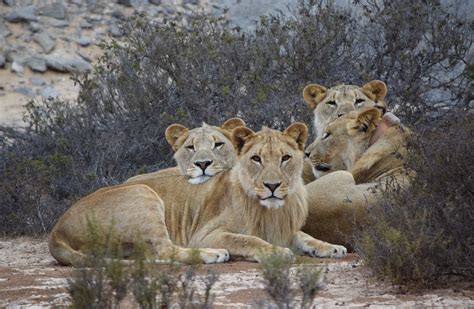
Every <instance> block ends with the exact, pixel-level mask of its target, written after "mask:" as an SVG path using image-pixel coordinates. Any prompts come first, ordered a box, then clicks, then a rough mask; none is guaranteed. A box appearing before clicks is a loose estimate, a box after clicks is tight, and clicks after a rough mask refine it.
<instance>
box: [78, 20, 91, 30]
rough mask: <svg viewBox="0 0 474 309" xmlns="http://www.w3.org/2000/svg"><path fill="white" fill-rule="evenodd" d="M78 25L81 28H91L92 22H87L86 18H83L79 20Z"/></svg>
mask: <svg viewBox="0 0 474 309" xmlns="http://www.w3.org/2000/svg"><path fill="white" fill-rule="evenodd" d="M79 26H80V27H81V28H82V29H91V28H92V24H91V23H89V22H88V21H87V20H85V19H83V20H81V22H80V23H79Z"/></svg>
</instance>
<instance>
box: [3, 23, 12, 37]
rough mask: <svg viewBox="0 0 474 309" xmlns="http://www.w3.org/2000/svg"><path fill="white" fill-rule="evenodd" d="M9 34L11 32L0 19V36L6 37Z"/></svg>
mask: <svg viewBox="0 0 474 309" xmlns="http://www.w3.org/2000/svg"><path fill="white" fill-rule="evenodd" d="M11 34H12V32H11V31H10V29H8V27H7V25H5V24H4V23H3V22H1V21H0V38H6V37H8V36H10V35H11Z"/></svg>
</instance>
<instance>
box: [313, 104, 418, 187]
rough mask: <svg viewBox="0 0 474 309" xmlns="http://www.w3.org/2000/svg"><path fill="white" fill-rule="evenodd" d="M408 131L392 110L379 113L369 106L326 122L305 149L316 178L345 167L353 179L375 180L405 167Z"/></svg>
mask: <svg viewBox="0 0 474 309" xmlns="http://www.w3.org/2000/svg"><path fill="white" fill-rule="evenodd" d="M409 134H410V131H409V130H408V129H407V128H405V127H404V126H402V125H400V120H399V119H398V118H397V117H396V116H395V115H393V114H392V113H386V114H385V115H383V117H382V115H381V113H380V112H379V111H378V109H376V108H369V109H366V110H363V111H353V112H350V113H349V114H347V115H345V116H343V117H340V118H338V119H336V120H334V121H333V122H331V123H329V124H328V125H327V126H326V128H325V130H324V132H323V134H322V135H320V136H317V137H316V139H315V141H314V142H313V143H312V144H310V145H309V146H308V147H307V148H306V150H305V152H306V153H307V154H308V157H309V160H310V162H311V164H312V168H313V173H314V175H315V177H316V178H320V177H322V176H323V175H325V174H328V173H330V172H333V171H338V170H345V171H349V172H351V174H352V175H353V176H354V179H355V181H356V183H368V182H377V181H378V180H381V179H383V178H386V177H387V176H389V175H394V174H400V172H403V171H404V170H405V169H404V167H403V158H404V157H405V156H406V143H407V137H408V135H409ZM401 175H403V173H401Z"/></svg>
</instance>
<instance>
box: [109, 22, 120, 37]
mask: <svg viewBox="0 0 474 309" xmlns="http://www.w3.org/2000/svg"><path fill="white" fill-rule="evenodd" d="M109 33H110V34H111V35H112V36H113V37H115V38H120V37H122V36H123V33H122V30H120V28H119V26H118V25H117V23H116V22H112V23H111V24H110V27H109Z"/></svg>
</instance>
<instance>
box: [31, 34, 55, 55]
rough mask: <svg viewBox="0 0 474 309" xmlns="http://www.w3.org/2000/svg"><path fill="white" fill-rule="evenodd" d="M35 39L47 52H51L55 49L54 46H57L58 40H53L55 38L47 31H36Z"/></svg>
mask: <svg viewBox="0 0 474 309" xmlns="http://www.w3.org/2000/svg"><path fill="white" fill-rule="evenodd" d="M33 39H34V40H35V42H36V43H38V44H39V45H40V46H41V48H42V49H43V51H44V52H45V53H47V54H49V53H50V52H51V51H52V50H53V49H54V46H56V41H55V40H53V38H52V37H51V36H50V35H49V33H48V32H46V31H42V32H40V33H36V34H35V35H34V36H33Z"/></svg>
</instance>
